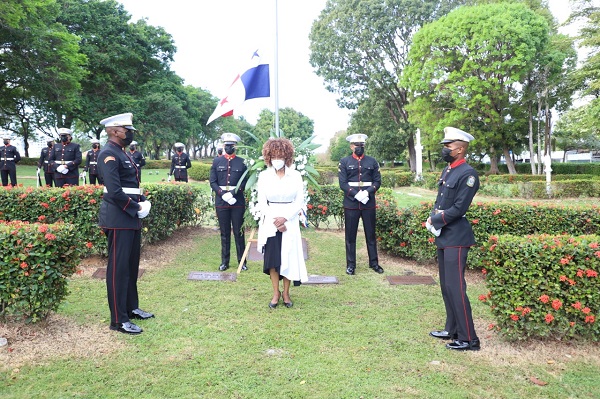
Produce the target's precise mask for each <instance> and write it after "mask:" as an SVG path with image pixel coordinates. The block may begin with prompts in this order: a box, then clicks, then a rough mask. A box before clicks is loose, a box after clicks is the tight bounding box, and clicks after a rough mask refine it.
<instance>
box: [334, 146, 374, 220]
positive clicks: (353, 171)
mask: <svg viewBox="0 0 600 399" xmlns="http://www.w3.org/2000/svg"><path fill="white" fill-rule="evenodd" d="M338 180H339V184H340V188H341V189H342V191H343V192H344V208H346V209H372V208H375V207H376V205H377V204H376V203H375V193H376V192H377V190H379V187H381V173H380V172H379V163H377V161H376V160H375V158H373V157H370V156H368V155H363V156H362V157H360V158H359V157H357V156H356V155H354V154H353V155H350V156H348V157H345V158H342V159H341V160H340V163H339V165H338ZM360 190H366V191H367V192H368V193H369V201H368V202H367V203H366V204H363V203H362V202H360V201H357V200H355V199H354V196H355V195H356V193H358V192H359V191H360Z"/></svg>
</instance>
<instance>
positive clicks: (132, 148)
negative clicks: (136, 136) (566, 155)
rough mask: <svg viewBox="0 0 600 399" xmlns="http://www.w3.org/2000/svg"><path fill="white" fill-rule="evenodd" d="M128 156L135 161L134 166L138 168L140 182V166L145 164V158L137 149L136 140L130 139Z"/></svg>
mask: <svg viewBox="0 0 600 399" xmlns="http://www.w3.org/2000/svg"><path fill="white" fill-rule="evenodd" d="M129 156H130V157H131V159H133V162H135V166H136V167H137V168H138V173H139V176H138V177H139V179H140V183H141V182H142V167H143V166H144V165H146V158H144V156H143V155H142V153H141V152H139V151H138V143H137V141H132V142H131V144H130V145H129Z"/></svg>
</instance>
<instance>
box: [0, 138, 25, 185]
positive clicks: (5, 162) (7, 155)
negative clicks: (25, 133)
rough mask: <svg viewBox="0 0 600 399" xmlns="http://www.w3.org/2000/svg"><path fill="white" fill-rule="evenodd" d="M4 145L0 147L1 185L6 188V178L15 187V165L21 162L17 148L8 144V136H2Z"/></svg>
mask: <svg viewBox="0 0 600 399" xmlns="http://www.w3.org/2000/svg"><path fill="white" fill-rule="evenodd" d="M2 139H3V143H4V145H3V146H2V147H0V175H1V176H2V185H3V186H8V177H9V176H10V184H11V185H12V186H16V185H17V163H18V162H19V161H20V160H21V154H19V151H17V147H15V146H14V145H11V144H10V136H4V137H3V138H2Z"/></svg>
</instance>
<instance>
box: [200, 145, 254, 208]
mask: <svg viewBox="0 0 600 399" xmlns="http://www.w3.org/2000/svg"><path fill="white" fill-rule="evenodd" d="M228 158H231V159H228ZM245 171H246V165H245V164H244V159H243V158H240V157H238V156H235V155H234V156H233V157H229V156H228V155H223V156H220V157H216V158H215V159H214V160H213V164H212V166H211V168H210V176H209V183H210V188H212V190H213V191H214V192H215V193H216V194H217V195H216V199H215V206H216V207H217V208H227V207H230V206H232V205H229V203H227V202H225V201H223V199H222V198H221V196H222V195H223V194H225V193H226V192H228V191H229V192H231V194H233V197H234V198H235V199H236V200H237V202H236V203H235V204H234V205H233V206H236V207H238V206H246V200H245V198H244V190H245V189H246V179H244V181H243V182H242V184H240V188H239V190H238V191H237V193H236V192H234V190H235V187H236V186H237V184H238V182H239V181H240V179H241V177H242V175H243V174H244V172H245ZM223 187H225V188H223Z"/></svg>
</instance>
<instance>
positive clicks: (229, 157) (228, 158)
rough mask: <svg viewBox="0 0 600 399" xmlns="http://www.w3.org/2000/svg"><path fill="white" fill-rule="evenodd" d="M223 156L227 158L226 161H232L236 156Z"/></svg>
mask: <svg viewBox="0 0 600 399" xmlns="http://www.w3.org/2000/svg"><path fill="white" fill-rule="evenodd" d="M223 156H224V157H225V159H227V160H228V161H230V160H232V159H233V158H235V154H231V155H229V154H223Z"/></svg>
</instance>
